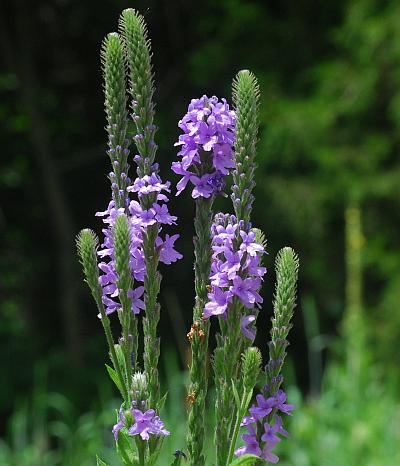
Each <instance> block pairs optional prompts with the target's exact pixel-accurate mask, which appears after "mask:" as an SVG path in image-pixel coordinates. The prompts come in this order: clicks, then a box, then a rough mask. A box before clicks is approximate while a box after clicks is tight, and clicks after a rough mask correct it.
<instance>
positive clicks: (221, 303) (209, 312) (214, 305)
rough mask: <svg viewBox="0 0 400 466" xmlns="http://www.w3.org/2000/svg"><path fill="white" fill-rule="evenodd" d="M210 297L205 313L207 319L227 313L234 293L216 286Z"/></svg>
mask: <svg viewBox="0 0 400 466" xmlns="http://www.w3.org/2000/svg"><path fill="white" fill-rule="evenodd" d="M208 298H209V300H210V301H208V303H207V304H206V306H205V308H204V313H203V316H204V318H205V319H208V318H209V317H211V316H220V315H223V314H225V313H226V310H227V308H228V304H229V303H230V302H231V301H232V294H231V293H230V292H229V291H222V290H221V289H220V288H218V287H215V288H214V291H213V293H209V295H208Z"/></svg>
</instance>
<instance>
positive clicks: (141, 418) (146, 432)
mask: <svg viewBox="0 0 400 466" xmlns="http://www.w3.org/2000/svg"><path fill="white" fill-rule="evenodd" d="M132 414H133V417H134V420H135V423H134V424H133V426H131V427H130V428H129V430H128V433H129V435H132V436H134V435H140V437H141V438H142V440H149V438H150V434H153V435H164V436H166V435H169V434H170V432H169V431H168V430H166V429H164V423H163V422H162V421H161V420H160V418H159V417H158V416H156V413H155V411H154V409H148V410H147V411H145V412H144V413H143V412H142V411H140V409H132Z"/></svg>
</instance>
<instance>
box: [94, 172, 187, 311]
mask: <svg viewBox="0 0 400 466" xmlns="http://www.w3.org/2000/svg"><path fill="white" fill-rule="evenodd" d="M154 168H155V169H156V168H157V167H154ZM127 191H128V192H133V193H137V196H138V198H139V200H140V199H141V197H143V196H146V195H154V196H155V199H156V201H155V202H154V203H152V205H151V206H150V207H149V208H148V209H144V208H143V207H142V206H141V204H140V203H139V202H138V201H136V200H129V199H127V200H126V208H125V209H124V208H119V209H118V208H116V207H115V203H114V201H111V202H110V203H109V205H108V208H107V210H106V211H104V212H97V213H96V215H97V216H101V217H103V222H104V223H105V224H106V225H107V228H104V229H103V234H104V242H103V244H102V245H101V249H100V250H99V252H98V254H99V256H100V257H101V258H102V259H106V258H108V262H106V261H102V262H100V263H99V269H100V270H101V271H102V272H103V274H102V275H101V276H100V278H99V281H100V285H101V286H102V289H103V297H102V300H103V303H104V305H105V306H106V313H107V314H111V313H112V312H115V311H116V310H118V309H120V307H121V305H120V303H119V302H118V301H115V299H114V298H117V297H118V294H119V290H118V286H117V280H118V276H117V273H116V269H115V256H114V237H113V227H114V224H115V219H116V218H117V217H118V215H122V214H124V213H125V214H127V216H128V220H129V226H130V261H129V268H130V270H131V273H132V279H133V280H135V281H137V282H142V283H143V282H144V277H145V274H146V263H145V257H144V251H143V233H144V231H145V229H146V228H147V227H148V226H150V225H155V224H157V225H158V229H159V236H158V237H157V239H156V247H157V249H158V252H159V258H160V261H161V262H163V263H164V264H171V263H172V262H175V261H176V260H178V259H181V258H182V255H181V254H180V253H179V252H177V251H176V250H175V249H174V243H175V241H176V240H177V239H178V238H179V235H172V236H169V235H168V234H167V235H165V237H164V238H162V237H161V236H160V233H161V228H162V225H163V224H167V225H171V224H175V221H176V217H175V216H173V215H170V213H169V211H168V206H167V202H168V197H167V196H166V194H165V192H167V193H169V192H170V183H169V182H167V183H163V182H162V180H161V178H160V176H159V175H158V174H157V173H156V171H153V173H152V174H151V175H145V176H143V177H142V178H137V179H136V180H135V181H134V183H133V184H132V185H130V186H128V187H127ZM143 292H144V287H143V286H142V285H140V286H137V287H136V288H135V289H131V290H130V291H129V297H130V298H131V300H132V311H133V312H134V313H135V314H138V313H139V312H140V310H141V309H144V302H143V299H142V296H143Z"/></svg>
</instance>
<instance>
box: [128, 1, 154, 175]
mask: <svg viewBox="0 0 400 466" xmlns="http://www.w3.org/2000/svg"><path fill="white" fill-rule="evenodd" d="M119 29H120V32H121V34H122V37H123V39H124V45H125V50H126V58H127V63H128V71H129V83H130V87H129V92H130V94H131V97H132V110H133V114H132V117H133V121H134V123H135V126H136V133H137V134H136V137H135V142H136V146H137V148H138V151H139V154H140V158H138V175H139V176H140V177H141V176H143V175H146V174H147V175H148V174H149V173H150V167H151V165H152V164H153V163H154V157H155V154H156V150H157V146H156V145H155V144H154V133H155V131H156V127H155V126H154V123H153V121H154V103H153V94H154V79H153V71H152V65H151V44H150V39H149V38H148V34H147V26H146V23H145V21H144V18H143V16H142V15H141V14H139V13H138V12H137V11H136V10H134V9H132V8H129V9H127V10H124V11H123V12H122V14H121V17H120V22H119Z"/></svg>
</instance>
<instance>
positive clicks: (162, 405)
mask: <svg viewBox="0 0 400 466" xmlns="http://www.w3.org/2000/svg"><path fill="white" fill-rule="evenodd" d="M167 396H168V392H165V394H164V395H163V397H162V398H161V400H160V401H159V402H158V412H159V413H161V411H162V410H163V408H164V405H165V401H166V399H167Z"/></svg>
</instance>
